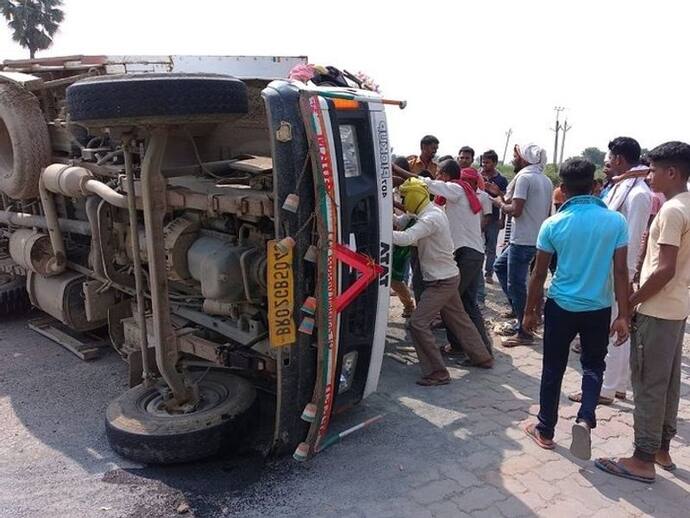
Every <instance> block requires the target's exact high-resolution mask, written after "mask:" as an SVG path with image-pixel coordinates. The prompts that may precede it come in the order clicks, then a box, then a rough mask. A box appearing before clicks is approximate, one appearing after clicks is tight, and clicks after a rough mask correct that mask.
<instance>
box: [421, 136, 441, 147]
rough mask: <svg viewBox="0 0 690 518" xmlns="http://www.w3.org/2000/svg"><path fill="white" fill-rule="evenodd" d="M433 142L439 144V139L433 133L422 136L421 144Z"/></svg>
mask: <svg viewBox="0 0 690 518" xmlns="http://www.w3.org/2000/svg"><path fill="white" fill-rule="evenodd" d="M431 144H438V139H437V138H436V137H434V136H433V135H425V136H424V137H422V141H421V142H420V145H422V146H430V145H431Z"/></svg>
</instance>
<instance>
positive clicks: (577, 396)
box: [568, 392, 613, 406]
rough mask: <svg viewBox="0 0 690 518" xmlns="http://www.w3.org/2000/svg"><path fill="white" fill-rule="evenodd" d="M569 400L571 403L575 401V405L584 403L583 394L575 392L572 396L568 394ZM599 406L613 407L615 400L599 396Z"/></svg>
mask: <svg viewBox="0 0 690 518" xmlns="http://www.w3.org/2000/svg"><path fill="white" fill-rule="evenodd" d="M568 399H569V400H570V401H575V403H582V392H574V393H572V394H568ZM597 405H606V406H609V405H613V398H611V397H606V396H599V402H598V403H597Z"/></svg>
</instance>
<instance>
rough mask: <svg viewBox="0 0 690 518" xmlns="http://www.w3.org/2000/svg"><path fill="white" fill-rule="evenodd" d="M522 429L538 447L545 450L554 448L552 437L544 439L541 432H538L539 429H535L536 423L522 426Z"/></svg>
mask: <svg viewBox="0 0 690 518" xmlns="http://www.w3.org/2000/svg"><path fill="white" fill-rule="evenodd" d="M523 430H524V432H525V433H526V434H527V435H528V436H529V438H530V439H532V440H533V441H534V442H535V443H537V446H539V447H540V448H543V449H545V450H553V449H554V448H556V444H555V443H554V442H553V440H552V439H545V438H544V437H542V436H541V433H539V430H537V425H535V424H534V423H530V424H528V425H527V426H525V427H524V428H523Z"/></svg>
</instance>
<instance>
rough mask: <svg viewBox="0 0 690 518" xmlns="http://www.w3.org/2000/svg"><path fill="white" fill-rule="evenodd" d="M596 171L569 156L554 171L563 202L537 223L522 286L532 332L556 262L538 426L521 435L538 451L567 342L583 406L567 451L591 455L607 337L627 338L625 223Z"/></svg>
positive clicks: (545, 439) (547, 440) (554, 413)
mask: <svg viewBox="0 0 690 518" xmlns="http://www.w3.org/2000/svg"><path fill="white" fill-rule="evenodd" d="M594 170H595V166H594V164H592V163H591V162H589V161H588V160H585V159H582V158H571V159H570V160H568V161H567V162H565V164H563V167H562V168H561V171H560V177H561V181H562V182H563V183H562V186H561V188H562V189H563V193H564V194H565V198H566V201H565V203H564V204H563V206H562V207H561V209H560V210H559V211H558V213H557V214H556V215H554V216H551V217H550V218H548V219H547V220H546V221H545V222H544V224H543V225H542V227H541V229H540V231H539V236H538V238H537V256H536V265H535V268H534V271H533V272H532V276H531V278H530V281H529V287H528V294H527V304H526V308H525V316H524V318H523V320H522V326H523V328H524V329H525V331H526V332H532V331H534V330H535V329H536V327H537V308H538V307H539V302H540V301H541V300H542V297H543V292H544V282H545V281H546V276H547V273H548V270H549V263H550V262H551V257H552V256H553V255H554V254H557V255H558V265H557V267H556V272H555V274H554V277H553V280H552V282H551V286H550V288H549V292H548V298H547V301H546V306H545V308H544V356H543V366H542V378H541V389H540V395H539V402H540V409H539V416H538V419H539V422H538V423H532V424H529V425H528V426H527V427H526V428H525V431H526V432H527V434H528V435H529V436H530V437H531V438H532V439H533V440H534V441H535V442H536V443H537V444H538V445H539V446H541V447H542V448H545V449H553V448H554V442H553V436H554V430H555V427H556V421H557V420H558V401H559V398H560V393H561V383H562V381H563V375H564V373H565V369H566V366H567V364H568V353H569V351H570V343H571V342H572V341H573V339H574V338H575V336H576V335H578V334H579V335H580V343H581V344H582V355H581V357H580V361H581V363H582V372H583V374H582V402H581V405H580V410H579V412H578V414H577V419H576V421H575V424H574V425H573V442H572V445H571V447H570V450H571V452H572V453H573V454H574V455H575V456H577V457H579V458H582V459H589V458H590V457H591V436H590V430H591V429H592V428H594V427H595V426H596V418H595V409H596V406H597V402H598V400H599V392H600V391H601V384H602V380H603V374H604V368H605V363H604V358H605V356H606V349H607V345H608V341H609V335H613V334H617V338H618V340H617V343H616V345H620V344H621V343H623V342H624V341H625V340H626V339H627V337H628V268H627V244H628V231H627V224H626V222H625V218H624V217H623V216H622V215H621V214H619V213H618V212H614V211H612V210H609V209H608V208H607V207H606V205H605V204H604V203H603V202H602V201H601V200H600V199H599V198H597V197H596V196H592V195H591V193H592V190H593V188H594ZM612 266H613V283H614V288H615V296H616V301H617V302H618V308H619V309H618V316H617V318H616V320H614V322H613V324H611V325H610V322H611V306H612V305H613V297H612V293H613V292H614V289H612V287H611V282H612V280H611V273H610V272H611V267H612Z"/></svg>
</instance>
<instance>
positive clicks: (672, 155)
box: [595, 142, 690, 482]
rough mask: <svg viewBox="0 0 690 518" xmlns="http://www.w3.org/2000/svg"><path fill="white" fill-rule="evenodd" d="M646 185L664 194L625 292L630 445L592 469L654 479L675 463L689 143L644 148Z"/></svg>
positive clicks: (689, 253) (686, 305) (689, 211)
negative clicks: (636, 283) (626, 453)
mask: <svg viewBox="0 0 690 518" xmlns="http://www.w3.org/2000/svg"><path fill="white" fill-rule="evenodd" d="M648 157H649V160H650V161H651V164H650V169H651V171H650V174H651V184H652V189H653V190H654V192H660V193H663V194H664V196H665V197H666V200H667V201H666V203H664V204H663V205H662V207H661V209H660V210H659V213H658V214H657V216H656V217H655V218H654V222H653V223H652V227H651V229H650V231H649V239H648V241H647V251H646V253H645V258H644V263H643V265H642V272H641V274H640V289H639V290H637V291H636V292H635V293H633V295H632V296H631V298H630V305H631V306H632V307H635V306H637V314H636V315H635V317H634V318H633V328H632V350H631V353H630V370H631V371H632V386H633V395H634V398H635V411H634V414H633V417H634V429H635V451H634V453H633V455H632V457H628V458H623V459H618V460H616V459H598V460H597V461H596V462H595V464H596V466H597V467H598V468H600V469H602V470H604V471H606V472H607V473H610V474H612V475H617V476H620V477H624V478H630V479H633V480H639V481H642V482H654V480H655V478H656V469H655V465H656V466H659V467H661V468H662V469H664V470H667V471H673V470H674V469H676V465H675V464H674V463H673V460H672V459H671V454H670V445H671V439H673V437H674V436H675V435H676V421H677V417H678V403H679V400H680V375H681V359H682V355H683V336H684V332H685V323H686V319H687V317H688V314H690V297H689V296H688V286H689V285H690V193H688V192H687V190H688V188H687V181H688V177H690V145H688V144H686V143H683V142H667V143H665V144H662V145H660V146H658V147H656V148H654V149H653V150H652V151H650V153H649V155H648Z"/></svg>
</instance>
